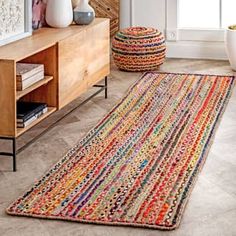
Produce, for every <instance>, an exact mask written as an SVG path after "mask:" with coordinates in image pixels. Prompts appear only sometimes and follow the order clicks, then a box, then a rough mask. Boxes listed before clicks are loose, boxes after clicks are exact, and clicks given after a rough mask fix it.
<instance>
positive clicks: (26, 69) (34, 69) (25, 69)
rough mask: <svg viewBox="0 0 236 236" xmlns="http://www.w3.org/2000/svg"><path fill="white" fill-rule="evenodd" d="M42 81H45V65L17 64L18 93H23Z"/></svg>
mask: <svg viewBox="0 0 236 236" xmlns="http://www.w3.org/2000/svg"><path fill="white" fill-rule="evenodd" d="M42 79H44V65H43V64H31V63H16V83H17V90H18V91H22V90H24V89H26V88H28V87H30V86H31V85H33V84H34V83H36V82H38V81H40V80H42Z"/></svg>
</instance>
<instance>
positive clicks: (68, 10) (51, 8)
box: [46, 0, 73, 28]
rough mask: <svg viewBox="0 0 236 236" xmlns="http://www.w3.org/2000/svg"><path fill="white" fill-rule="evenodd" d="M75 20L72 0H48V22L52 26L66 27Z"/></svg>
mask: <svg viewBox="0 0 236 236" xmlns="http://www.w3.org/2000/svg"><path fill="white" fill-rule="evenodd" d="M72 20H73V9H72V3H71V0H47V8H46V22H47V24H48V25H50V26H51V27H55V28H64V27H67V26H69V25H70V24H71V22H72Z"/></svg>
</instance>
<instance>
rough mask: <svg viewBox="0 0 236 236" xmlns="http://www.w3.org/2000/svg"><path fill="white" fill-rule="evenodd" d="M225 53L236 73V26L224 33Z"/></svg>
mask: <svg viewBox="0 0 236 236" xmlns="http://www.w3.org/2000/svg"><path fill="white" fill-rule="evenodd" d="M225 42H226V51H227V54H228V58H229V61H230V64H231V67H232V69H233V70H234V71H236V26H235V29H234V28H233V26H231V27H229V28H228V29H227V31H226V40H225Z"/></svg>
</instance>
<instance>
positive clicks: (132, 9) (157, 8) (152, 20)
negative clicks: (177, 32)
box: [120, 0, 166, 31]
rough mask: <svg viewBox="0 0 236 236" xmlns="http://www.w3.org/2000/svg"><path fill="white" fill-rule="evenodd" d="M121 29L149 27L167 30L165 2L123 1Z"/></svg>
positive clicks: (156, 0) (160, 0) (157, 0)
mask: <svg viewBox="0 0 236 236" xmlns="http://www.w3.org/2000/svg"><path fill="white" fill-rule="evenodd" d="M120 4H121V5H120V11H121V12H120V14H121V16H120V18H121V20H120V27H121V29H122V28H126V27H130V26H147V27H154V28H157V29H159V30H161V31H163V30H164V29H165V24H166V19H165V18H166V14H165V12H166V9H165V0H121V1H120Z"/></svg>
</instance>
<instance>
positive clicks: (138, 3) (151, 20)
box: [120, 0, 227, 59]
mask: <svg viewBox="0 0 236 236" xmlns="http://www.w3.org/2000/svg"><path fill="white" fill-rule="evenodd" d="M120 4H121V5H120V28H121V29H122V28H126V27H130V26H147V27H154V28H157V29H159V30H160V31H162V32H163V33H165V35H166V34H167V35H166V36H168V38H169V34H172V33H173V32H172V29H174V28H176V20H175V19H176V17H177V16H176V12H175V11H174V12H173V9H176V4H177V1H174V0H120ZM174 4H175V5H174ZM173 14H174V15H173ZM167 15H168V16H172V17H167ZM167 57H173V58H205V59H227V56H226V51H225V47H224V43H223V42H195V41H170V42H169V41H167Z"/></svg>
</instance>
